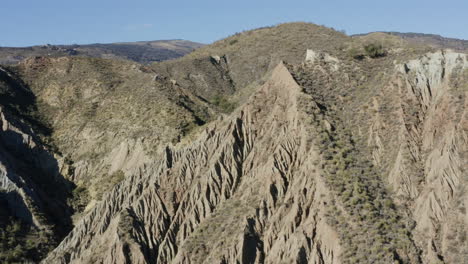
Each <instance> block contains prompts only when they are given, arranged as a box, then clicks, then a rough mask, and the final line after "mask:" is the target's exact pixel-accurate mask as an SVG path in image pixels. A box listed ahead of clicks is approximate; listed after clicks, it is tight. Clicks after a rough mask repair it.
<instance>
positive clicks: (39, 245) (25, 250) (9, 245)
mask: <svg viewBox="0 0 468 264" xmlns="http://www.w3.org/2000/svg"><path fill="white" fill-rule="evenodd" d="M50 241H52V239H51V238H50V237H48V235H47V234H46V233H45V232H42V231H37V230H34V229H33V228H32V227H31V226H29V225H27V224H25V223H22V222H21V221H19V220H18V219H14V218H10V219H9V220H8V223H6V225H3V226H0V263H5V264H8V263H27V262H33V263H34V262H36V261H39V260H40V259H41V258H42V257H44V255H45V254H47V252H49V251H50V249H51V248H52V247H53V245H51V243H50Z"/></svg>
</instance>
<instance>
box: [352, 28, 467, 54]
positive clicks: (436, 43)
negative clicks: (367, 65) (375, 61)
mask: <svg viewBox="0 0 468 264" xmlns="http://www.w3.org/2000/svg"><path fill="white" fill-rule="evenodd" d="M382 33H386V34H390V35H394V36H398V37H401V38H402V39H404V40H407V41H410V42H413V43H415V44H420V45H430V46H433V47H436V48H445V49H454V50H460V51H466V50H468V40H465V39H457V38H447V37H443V36H440V35H436V34H424V33H413V32H408V33H403V32H391V31H390V32H386V31H382ZM368 34H371V33H367V34H357V35H355V36H364V35H368Z"/></svg>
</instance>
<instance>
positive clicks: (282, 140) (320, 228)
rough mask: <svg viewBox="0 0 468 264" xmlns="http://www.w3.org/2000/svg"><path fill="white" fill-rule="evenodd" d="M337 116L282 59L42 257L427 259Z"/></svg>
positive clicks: (182, 260)
mask: <svg viewBox="0 0 468 264" xmlns="http://www.w3.org/2000/svg"><path fill="white" fill-rule="evenodd" d="M332 117H333V110H332V109H329V110H324V109H323V105H321V104H320V102H318V101H316V100H315V99H314V97H313V95H311V94H308V93H304V92H303V87H301V86H299V85H298V84H297V82H296V81H295V80H294V78H293V76H292V75H291V73H290V70H288V69H287V68H286V67H285V66H284V65H283V64H280V65H278V66H277V67H276V68H275V70H274V71H273V72H272V74H271V78H270V79H269V80H268V81H267V82H266V83H265V84H264V85H263V86H262V87H260V88H259V89H258V91H257V92H256V93H255V94H254V95H253V96H252V97H251V99H250V100H249V101H248V102H247V103H246V104H245V105H244V106H243V107H241V108H240V109H238V110H236V111H235V112H234V113H233V114H232V116H230V117H228V118H226V119H225V120H219V121H216V122H214V123H213V124H210V125H209V126H208V127H207V128H206V130H205V131H204V132H203V133H202V135H200V137H199V138H198V139H197V140H196V141H195V142H193V143H192V144H190V146H185V147H183V146H179V147H178V146H175V147H172V146H167V147H166V148H164V149H162V150H160V151H159V153H160V154H159V156H160V157H161V158H160V159H159V160H158V161H157V162H149V163H146V164H145V165H144V166H141V167H139V168H138V169H136V170H135V171H133V172H132V173H130V174H129V175H128V176H127V178H126V180H125V181H124V182H122V183H120V184H119V185H117V186H116V188H115V189H114V190H113V191H112V192H111V193H109V194H108V195H107V196H106V197H105V199H104V201H103V202H101V203H99V204H98V205H96V207H95V209H94V210H93V211H92V212H90V213H89V214H88V215H87V216H85V217H84V218H83V219H82V220H81V221H80V223H79V224H78V225H77V226H76V227H75V229H74V230H73V231H72V232H71V233H70V234H69V236H68V237H67V238H65V239H64V240H63V242H62V243H61V244H60V245H59V246H58V247H57V248H56V249H55V250H54V251H53V252H52V253H51V254H50V255H49V256H48V258H47V259H45V260H44V261H43V262H44V263H93V262H97V263H116V262H117V263H236V262H240V263H294V262H296V263H355V262H356V261H357V262H365V261H372V262H374V263H389V262H391V261H397V262H411V263H418V262H419V257H418V255H417V250H416V247H415V246H414V244H413V242H412V240H411V236H410V234H409V232H408V231H405V230H406V228H407V227H406V226H405V222H404V221H405V218H404V217H399V216H398V215H397V211H396V208H395V207H394V205H393V204H392V202H391V200H389V196H388V195H387V194H386V193H385V189H384V187H383V181H382V179H381V178H379V177H378V175H377V174H373V173H374V172H373V171H372V169H370V172H366V173H364V171H362V172H361V168H362V166H364V164H363V163H362V161H359V160H355V159H353V158H350V157H348V159H346V157H347V156H346V155H347V154H349V153H353V154H356V153H354V152H355V151H357V150H356V149H355V146H352V145H350V146H349V148H348V149H346V148H345V145H346V144H352V142H351V141H347V140H349V139H347V136H346V135H343V136H342V135H341V134H340V133H342V132H343V131H344V127H343V126H342V124H340V122H339V121H337V120H332V119H331V118H332ZM337 131H339V132H337ZM334 139H337V140H341V141H343V144H344V145H343V146H342V147H343V148H342V149H340V148H339V147H338V146H336V145H335V144H334V143H333V140H334ZM346 146H347V145H346ZM345 160H347V161H345ZM339 166H348V167H349V172H350V173H349V174H346V173H347V172H346V171H344V170H338V169H337V168H338V167H339ZM351 167H355V168H351ZM344 174H346V175H347V176H346V175H344ZM348 190H354V191H351V193H350V194H349V195H350V197H348V196H345V195H344V194H343V193H344V192H346V191H348ZM371 191H375V192H377V193H374V194H372V193H371ZM374 219H379V221H378V222H374ZM369 243H374V246H375V247H374V248H373V247H371V246H369V245H368V244H369ZM380 243H384V244H385V246H384V247H383V248H385V250H383V249H382V248H380Z"/></svg>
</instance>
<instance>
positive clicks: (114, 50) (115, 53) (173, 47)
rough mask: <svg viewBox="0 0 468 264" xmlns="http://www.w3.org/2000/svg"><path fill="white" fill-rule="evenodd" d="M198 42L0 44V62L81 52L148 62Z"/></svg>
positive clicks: (171, 56)
mask: <svg viewBox="0 0 468 264" xmlns="http://www.w3.org/2000/svg"><path fill="white" fill-rule="evenodd" d="M201 46H203V44H201V43H196V42H191V41H187V40H158V41H140V42H125V43H110V44H99V43H96V44H87V45H78V44H74V45H49V44H47V45H42V46H32V47H24V48H15V47H0V64H16V63H18V62H20V61H22V60H24V59H26V58H29V57H35V56H53V57H57V56H84V57H93V58H107V59H120V60H132V61H135V62H139V63H145V64H146V63H151V62H155V61H163V60H169V59H174V58H178V57H182V56H183V55H185V54H187V53H190V52H192V51H193V50H194V49H197V48H200V47H201Z"/></svg>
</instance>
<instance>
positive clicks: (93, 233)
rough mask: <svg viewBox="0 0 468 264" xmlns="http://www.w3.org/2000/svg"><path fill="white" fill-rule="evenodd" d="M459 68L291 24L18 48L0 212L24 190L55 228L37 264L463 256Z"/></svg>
mask: <svg viewBox="0 0 468 264" xmlns="http://www.w3.org/2000/svg"><path fill="white" fill-rule="evenodd" d="M259 39H261V40H262V41H263V42H262V43H263V44H264V45H260V44H258V45H257V46H256V44H255V43H258V41H259ZM299 39H301V40H303V41H298V40H299ZM275 40H277V41H280V42H278V43H277V42H276V41H275ZM295 43H297V44H295ZM327 43H328V44H327ZM369 43H371V44H372V43H384V44H385V45H384V48H385V50H384V51H385V52H384V53H383V54H384V55H383V56H378V57H374V56H371V55H367V54H366V45H369ZM275 45H277V46H275ZM355 50H358V52H360V53H362V56H359V58H356V56H355V54H356V53H355ZM253 54H258V57H256V58H257V59H254V58H255V57H253ZM283 61H286V62H283ZM467 68H468V62H467V55H466V54H464V53H457V52H454V51H450V50H434V49H431V48H427V47H423V46H415V45H414V44H411V43H407V42H405V41H404V40H401V39H398V38H397V37H395V36H389V35H385V34H372V35H369V36H363V37H353V38H349V37H346V36H345V35H343V34H340V33H338V32H334V31H332V30H330V29H326V28H324V27H319V26H315V25H310V24H306V23H293V24H285V25H279V26H277V27H273V28H264V29H259V30H254V31H250V32H244V33H241V34H238V35H235V36H232V37H230V38H228V39H226V40H222V41H219V42H217V43H215V44H213V46H211V47H210V46H208V47H204V48H201V49H199V50H197V51H196V52H194V53H192V54H191V55H189V56H186V57H184V58H181V59H178V60H175V61H170V62H163V63H157V64H155V65H152V66H151V67H146V66H141V65H138V64H134V63H130V62H128V63H127V62H115V61H111V60H102V59H87V58H69V57H63V58H34V59H29V60H26V61H24V62H23V63H22V64H20V65H19V66H17V67H9V68H5V69H3V70H2V72H0V73H3V75H1V76H0V77H1V78H0V79H1V80H3V83H0V84H3V86H1V87H2V89H3V90H2V93H1V94H0V95H1V96H0V103H1V105H2V107H3V108H2V113H4V114H3V116H4V118H3V120H4V121H3V122H4V124H7V125H6V126H5V125H4V126H3V127H4V129H3V131H2V139H4V140H3V142H4V143H2V146H3V145H5V146H6V147H5V151H4V153H7V154H6V155H9V156H11V157H12V158H8V159H5V161H2V164H6V165H5V167H6V168H12V169H8V170H7V169H5V170H6V173H4V174H2V177H3V178H2V184H3V183H5V184H4V186H5V187H2V188H5V189H7V190H6V191H5V190H4V191H3V192H2V193H1V194H0V195H1V196H0V197H7V196H16V197H20V198H19V199H16V200H11V199H3V198H2V201H7V203H4V202H2V203H0V220H2V219H3V218H2V215H4V214H5V213H4V212H7V213H6V215H11V214H12V213H11V212H10V211H11V208H16V207H18V206H19V205H20V204H25V205H26V206H23V207H21V206H19V207H18V208H24V210H23V211H24V213H16V214H15V217H17V218H21V217H22V215H23V218H25V220H24V221H26V220H28V219H29V220H30V219H33V220H30V221H29V222H27V223H29V224H27V225H26V224H25V226H28V227H33V228H32V229H30V230H31V231H30V232H25V233H24V236H29V237H30V238H32V237H34V236H38V235H37V234H38V233H37V232H39V233H40V232H43V233H44V234H46V235H42V236H47V234H48V236H50V237H52V238H53V239H52V238H50V239H46V241H57V242H58V241H61V242H60V244H59V245H58V246H55V245H54V244H53V243H52V242H51V245H52V246H54V247H55V249H54V250H53V251H52V252H50V253H49V254H48V256H47V257H46V258H45V259H44V260H42V263H465V262H467V261H468V256H467V252H466V249H465V248H467V245H466V243H467V242H466V231H467V230H466V229H467V221H468V216H467V213H466V202H468V200H467V199H468V198H467V197H468V196H467V192H466V186H467V180H468V176H467V174H466V171H467V164H468V163H467V146H468V142H467V140H468V135H467V130H468V126H467V112H466V106H467V103H466V96H467V95H468V87H467V85H468V69H467ZM5 127H6V128H5ZM10 131H15V133H16V134H19V135H21V136H20V137H21V138H23V139H24V140H23V141H22V143H15V144H14V145H15V146H16V145H18V146H22V147H19V148H16V149H15V148H12V147H11V143H8V142H11V139H10V137H9V135H10V134H12V132H10ZM14 142H16V141H14ZM8 146H10V147H8ZM29 149H34V151H30V150H29ZM26 150H27V151H26ZM18 151H20V152H18ZM25 151H26V152H27V153H28V154H27V155H28V156H30V157H31V160H37V162H27V164H26V165H25V166H23V165H21V166H19V167H15V166H17V165H16V164H21V161H18V160H19V159H20V158H19V157H21V155H25V154H24V153H25ZM28 151H29V152H28ZM44 157H51V159H50V160H44V159H45V158H44ZM48 161H50V162H48ZM48 164H49V165H50V164H55V165H54V166H49V165H48ZM16 168H17V169H16ZM24 168H27V169H26V170H25V169H24ZM50 168H52V169H50ZM57 168H59V169H57ZM37 170H40V171H44V173H42V174H43V176H40V177H38V178H36V174H34V175H33V174H31V173H30V172H31V171H37ZM42 174H41V175H42ZM14 175H18V176H14ZM50 177H52V178H50ZM18 179H20V180H18ZM51 179H55V180H54V182H55V183H57V185H54V187H52V188H58V186H62V187H63V191H62V192H61V193H62V195H59V196H58V197H56V198H54V199H50V197H48V195H46V194H47V192H48V190H49V189H47V188H50V186H44V185H40V184H38V183H36V182H38V181H39V180H45V181H46V182H47V181H51ZM76 185H77V186H78V187H76ZM2 186H3V185H2ZM36 193H37V194H36ZM58 193H60V192H58ZM29 201H32V202H29ZM49 203H53V204H54V205H53V206H55V207H54V208H61V209H60V213H63V214H62V215H61V216H58V215H57V212H56V210H47V208H49V207H48V206H43V207H41V204H46V205H48V204H49ZM33 208H36V209H34V210H33ZM30 212H35V213H33V214H31V213H30ZM25 214H26V215H32V216H31V217H29V218H28V217H24V215H25ZM36 215H38V216H43V217H37V216H36ZM36 219H39V220H36ZM41 219H42V220H41ZM58 219H62V220H63V221H62V222H60V221H58ZM1 223H3V220H2V222H1ZM25 223H26V222H25ZM12 226H13V227H14V225H12ZM13 227H12V228H10V229H11V230H13V229H14V228H13ZM10 229H9V230H10ZM36 230H37V231H36ZM63 236H65V238H63ZM62 238H63V239H62ZM25 239H26V238H25ZM0 242H1V240H0ZM21 243H22V242H21V241H20V242H19V244H20V245H21ZM23 244H24V243H23ZM39 244H40V245H47V243H42V244H41V243H39ZM31 248H32V249H31V250H33V249H36V248H39V249H40V248H41V247H40V246H38V245H36V246H32V247H31ZM28 250H29V249H28ZM41 250H42V249H41ZM46 250H47V249H43V251H42V252H46ZM30 254H32V253H30ZM0 257H1V255H0ZM14 260H15V259H14V258H13V259H12V260H10V261H14ZM33 260H35V261H37V259H33Z"/></svg>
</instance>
